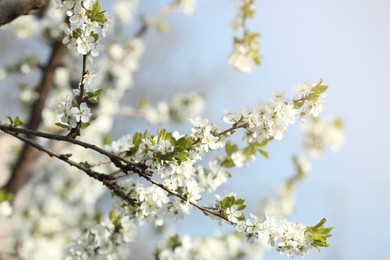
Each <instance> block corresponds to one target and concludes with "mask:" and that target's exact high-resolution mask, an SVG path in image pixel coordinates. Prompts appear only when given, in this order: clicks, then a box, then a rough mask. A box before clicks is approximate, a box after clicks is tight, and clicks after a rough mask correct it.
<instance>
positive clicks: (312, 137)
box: [302, 118, 344, 157]
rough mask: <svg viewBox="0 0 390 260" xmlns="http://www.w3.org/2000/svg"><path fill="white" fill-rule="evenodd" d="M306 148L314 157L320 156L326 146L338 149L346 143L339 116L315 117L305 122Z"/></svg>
mask: <svg viewBox="0 0 390 260" xmlns="http://www.w3.org/2000/svg"><path fill="white" fill-rule="evenodd" d="M302 131H303V134H304V142H303V146H304V148H305V149H306V150H307V151H308V152H309V154H310V155H311V156H313V157H318V156H319V155H320V154H322V153H323V152H324V150H325V149H326V148H331V149H332V150H338V149H339V148H340V147H341V145H342V144H343V143H344V133H343V130H342V121H341V120H340V119H337V118H330V119H313V120H312V121H311V122H310V123H308V124H304V125H303V128H302Z"/></svg>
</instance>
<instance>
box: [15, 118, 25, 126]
mask: <svg viewBox="0 0 390 260" xmlns="http://www.w3.org/2000/svg"><path fill="white" fill-rule="evenodd" d="M22 125H23V122H22V120H20V118H19V117H18V116H17V117H16V118H15V119H14V126H22Z"/></svg>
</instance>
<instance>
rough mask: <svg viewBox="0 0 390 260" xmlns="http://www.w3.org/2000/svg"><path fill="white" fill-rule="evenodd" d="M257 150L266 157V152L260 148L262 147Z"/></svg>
mask: <svg viewBox="0 0 390 260" xmlns="http://www.w3.org/2000/svg"><path fill="white" fill-rule="evenodd" d="M257 151H258V152H259V153H260V154H261V155H262V156H263V157H264V158H266V159H268V158H269V157H268V152H266V151H264V150H262V149H257Z"/></svg>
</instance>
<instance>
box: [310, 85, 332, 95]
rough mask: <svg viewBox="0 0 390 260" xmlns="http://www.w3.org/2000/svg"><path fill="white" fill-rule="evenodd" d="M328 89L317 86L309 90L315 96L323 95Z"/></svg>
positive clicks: (323, 86)
mask: <svg viewBox="0 0 390 260" xmlns="http://www.w3.org/2000/svg"><path fill="white" fill-rule="evenodd" d="M327 89H328V86H325V85H317V86H315V87H313V88H312V89H311V92H313V93H316V94H317V95H319V94H321V93H324V92H325V91H326V90H327Z"/></svg>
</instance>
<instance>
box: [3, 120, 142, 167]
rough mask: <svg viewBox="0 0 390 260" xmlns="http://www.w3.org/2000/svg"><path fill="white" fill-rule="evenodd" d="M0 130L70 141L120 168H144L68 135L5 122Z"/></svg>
mask: <svg viewBox="0 0 390 260" xmlns="http://www.w3.org/2000/svg"><path fill="white" fill-rule="evenodd" d="M0 130H2V131H4V132H13V133H18V134H25V135H27V136H36V137H42V138H45V139H49V140H56V141H63V142H67V143H72V144H75V145H78V146H81V147H83V148H85V149H90V150H94V151H95V152H97V153H100V154H102V155H105V156H106V157H108V158H109V159H110V160H111V162H113V163H114V165H115V166H116V167H118V168H120V169H122V170H126V171H133V172H135V173H140V172H142V171H144V170H145V166H144V165H143V164H135V163H132V162H130V161H128V160H126V159H124V158H122V157H120V156H117V155H115V154H112V153H110V152H107V151H106V150H104V149H103V148H100V147H98V146H96V145H94V144H90V143H86V142H83V141H80V140H77V139H73V138H71V137H68V136H63V135H57V134H49V133H44V132H40V131H36V130H30V129H25V128H19V127H13V126H11V125H7V124H0ZM123 163H124V164H123Z"/></svg>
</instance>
